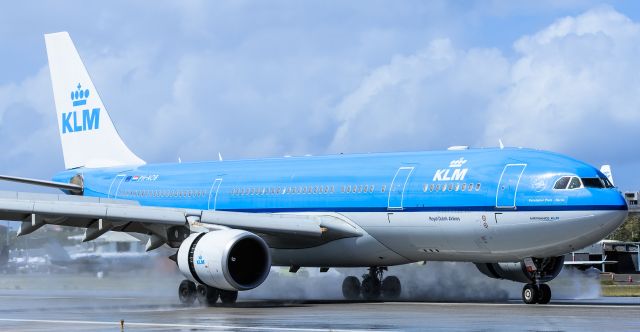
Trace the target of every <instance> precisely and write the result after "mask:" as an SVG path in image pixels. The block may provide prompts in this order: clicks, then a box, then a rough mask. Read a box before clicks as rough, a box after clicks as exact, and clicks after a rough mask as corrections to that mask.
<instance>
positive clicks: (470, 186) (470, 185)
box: [468, 183, 473, 191]
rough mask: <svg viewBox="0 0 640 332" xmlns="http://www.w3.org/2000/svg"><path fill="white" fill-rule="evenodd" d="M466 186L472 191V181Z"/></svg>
mask: <svg viewBox="0 0 640 332" xmlns="http://www.w3.org/2000/svg"><path fill="white" fill-rule="evenodd" d="M468 188H469V191H473V183H469V186H468Z"/></svg>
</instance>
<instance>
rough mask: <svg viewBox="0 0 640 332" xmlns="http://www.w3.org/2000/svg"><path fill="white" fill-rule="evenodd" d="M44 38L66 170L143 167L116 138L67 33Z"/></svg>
mask: <svg viewBox="0 0 640 332" xmlns="http://www.w3.org/2000/svg"><path fill="white" fill-rule="evenodd" d="M44 39H45V43H46V46H47V56H48V58H49V71H50V73H51V84H52V85H53V97H54V99H55V103H56V111H57V114H58V130H59V132H60V140H61V141H62V153H63V154H64V164H65V167H66V168H67V169H70V168H77V167H110V166H123V165H140V164H144V161H143V160H142V159H140V158H138V156H136V155H135V154H134V153H133V152H131V150H129V148H128V147H127V146H126V145H125V144H124V142H123V141H122V138H120V135H118V132H117V131H116V128H115V127H114V126H113V122H111V117H109V113H107V109H106V108H105V107H104V104H103V103H102V100H101V99H100V96H99V95H98V92H97V91H96V88H95V86H94V85H93V82H91V78H90V77H89V74H88V73H87V70H86V68H85V67H84V64H83V63H82V60H81V59H80V56H79V55H78V52H77V51H76V48H75V46H74V45H73V42H72V41H71V37H69V34H68V33H67V32H58V33H52V34H46V35H44Z"/></svg>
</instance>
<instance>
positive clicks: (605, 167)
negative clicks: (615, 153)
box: [600, 165, 616, 186]
mask: <svg viewBox="0 0 640 332" xmlns="http://www.w3.org/2000/svg"><path fill="white" fill-rule="evenodd" d="M600 172H602V174H604V176H606V177H607V179H609V182H611V184H612V185H614V186H615V185H616V184H615V183H614V182H613V174H611V166H610V165H602V166H601V167H600Z"/></svg>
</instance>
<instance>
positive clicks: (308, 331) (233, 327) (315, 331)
mask: <svg viewBox="0 0 640 332" xmlns="http://www.w3.org/2000/svg"><path fill="white" fill-rule="evenodd" d="M0 322H14V323H46V324H79V325H82V324H84V325H108V326H112V325H113V326H118V327H119V326H120V322H105V321H92V320H54V319H18V318H0ZM127 326H136V327H179V328H193V329H216V330H259V331H300V332H321V331H337V332H363V331H369V330H352V329H334V328H326V329H318V328H302V327H270V326H238V325H202V324H169V323H136V322H126V321H125V322H124V327H125V328H126V327H127Z"/></svg>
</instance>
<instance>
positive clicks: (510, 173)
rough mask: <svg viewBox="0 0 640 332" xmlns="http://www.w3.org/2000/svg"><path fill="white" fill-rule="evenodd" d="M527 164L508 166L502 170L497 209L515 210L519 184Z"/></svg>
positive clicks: (497, 195)
mask: <svg viewBox="0 0 640 332" xmlns="http://www.w3.org/2000/svg"><path fill="white" fill-rule="evenodd" d="M525 167H527V164H507V165H506V166H505V167H504V169H503V170H502V174H501V175H500V181H499V182H498V189H497V190H496V208H501V209H515V208H516V195H517V194H518V184H519V183H520V178H521V177H522V173H523V172H524V169H525Z"/></svg>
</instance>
